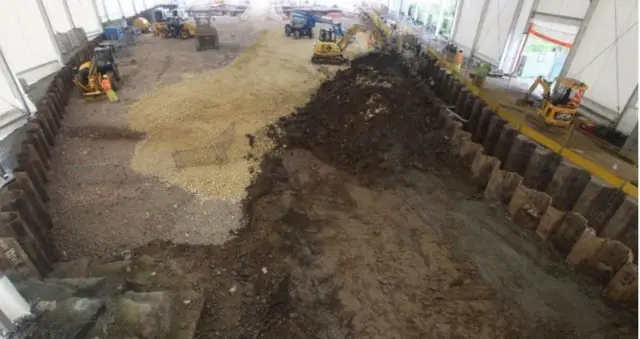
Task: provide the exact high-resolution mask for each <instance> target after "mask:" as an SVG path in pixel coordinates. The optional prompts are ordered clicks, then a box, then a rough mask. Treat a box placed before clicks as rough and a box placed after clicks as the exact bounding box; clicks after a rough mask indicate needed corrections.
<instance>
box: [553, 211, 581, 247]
mask: <svg viewBox="0 0 640 339" xmlns="http://www.w3.org/2000/svg"><path fill="white" fill-rule="evenodd" d="M586 228H587V219H585V218H584V217H583V216H581V215H580V214H577V213H571V212H570V213H567V215H566V216H565V218H564V220H563V221H562V223H561V224H560V228H558V230H557V231H556V232H555V233H553V234H552V235H551V237H550V239H551V241H552V243H553V245H554V247H555V248H556V249H557V250H558V251H559V252H561V253H566V252H568V251H569V250H571V248H572V247H573V245H574V244H575V243H576V242H577V241H578V238H580V235H581V234H582V233H583V232H584V230H585V229H586Z"/></svg>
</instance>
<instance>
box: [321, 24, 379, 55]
mask: <svg viewBox="0 0 640 339" xmlns="http://www.w3.org/2000/svg"><path fill="white" fill-rule="evenodd" d="M358 32H365V33H369V34H370V35H371V38H372V40H373V41H372V42H373V44H375V45H377V46H376V47H381V46H382V44H383V43H384V41H385V40H384V38H383V37H382V36H381V34H380V33H379V31H378V30H376V29H375V28H369V27H366V26H363V25H358V24H356V25H353V26H351V27H350V28H349V29H348V30H347V32H346V33H345V34H344V36H342V37H341V38H340V39H339V40H338V37H337V36H336V34H335V32H333V31H332V30H327V29H321V30H320V34H319V39H318V41H317V42H316V44H315V46H314V48H313V56H312V57H311V62H312V63H314V64H330V65H342V64H345V63H348V62H349V60H348V59H347V58H345V56H344V54H343V53H344V51H345V50H346V49H347V47H348V46H349V44H350V43H351V42H352V41H353V40H354V39H353V38H354V37H355V35H356V34H357V33H358Z"/></svg>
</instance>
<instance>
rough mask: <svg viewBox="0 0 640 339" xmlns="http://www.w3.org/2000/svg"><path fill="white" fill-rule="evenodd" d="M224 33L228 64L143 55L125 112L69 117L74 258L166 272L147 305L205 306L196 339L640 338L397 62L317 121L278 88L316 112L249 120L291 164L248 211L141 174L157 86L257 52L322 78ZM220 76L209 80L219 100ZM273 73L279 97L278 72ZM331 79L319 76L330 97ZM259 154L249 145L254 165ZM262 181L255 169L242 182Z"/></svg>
mask: <svg viewBox="0 0 640 339" xmlns="http://www.w3.org/2000/svg"><path fill="white" fill-rule="evenodd" d="M219 27H220V28H219V31H220V32H221V36H222V42H221V45H222V50H220V51H210V52H205V53H201V54H200V53H196V52H195V51H192V49H191V47H192V46H193V45H192V42H189V41H178V40H176V41H174V40H162V39H152V38H146V37H145V38H143V39H141V43H140V44H139V45H136V46H132V47H130V52H131V56H130V57H124V58H123V59H121V60H122V63H123V65H127V66H123V67H122V72H123V74H125V75H126V76H127V81H126V82H125V84H124V86H123V89H122V90H121V91H120V96H121V98H123V99H124V100H123V101H122V102H121V103H118V104H109V103H106V102H96V103H91V104H84V103H83V102H82V101H80V100H76V101H74V102H73V103H72V104H71V105H70V107H69V114H68V118H67V119H65V124H67V126H66V127H65V132H64V133H63V134H62V135H64V138H61V139H60V140H59V143H58V147H57V150H58V151H59V152H60V154H59V156H57V157H56V163H55V164H54V172H55V173H56V174H57V175H54V176H53V179H52V183H51V185H50V187H51V193H52V206H51V208H52V213H53V215H54V216H55V218H56V220H55V229H54V233H55V235H56V243H57V247H58V250H59V252H60V254H61V256H62V257H63V258H77V257H80V256H86V255H89V256H92V257H96V258H102V259H104V260H108V259H107V258H109V257H111V256H113V255H117V254H118V253H119V251H121V250H124V249H132V248H135V251H134V252H135V260H138V261H141V260H142V259H143V258H151V260H152V261H155V262H157V263H159V264H160V265H161V266H163V267H164V268H165V269H157V270H154V273H156V274H154V277H157V279H156V280H155V281H154V283H153V284H154V285H153V286H147V287H145V288H146V289H149V290H168V291H182V290H193V291H197V292H199V293H202V294H204V295H205V296H206V301H205V307H204V313H203V314H202V315H201V317H200V321H199V323H198V327H197V331H196V337H197V338H492V339H493V338H509V339H511V338H624V336H623V335H625V334H628V335H629V336H627V337H628V338H631V337H633V334H634V333H635V329H634V328H635V327H637V324H636V322H635V317H634V316H633V315H630V314H629V313H627V312H625V311H621V310H614V309H610V308H608V307H606V306H605V305H604V304H603V303H602V301H601V299H600V297H599V295H598V288H597V287H595V286H594V285H593V284H591V283H590V282H588V281H585V280H584V279H583V278H581V277H579V276H576V275H575V274H573V273H572V272H570V271H568V269H567V268H566V267H565V266H564V265H562V262H561V260H560V259H559V258H558V256H557V255H556V254H555V252H553V251H551V250H549V249H546V248H545V247H544V246H543V245H541V244H537V243H536V241H535V240H533V239H530V237H529V235H528V234H527V233H525V232H524V231H523V230H522V229H520V228H519V227H518V226H516V225H514V224H513V223H511V222H509V221H507V220H506V219H505V218H504V216H503V214H502V212H501V211H500V210H499V208H498V207H490V206H487V205H486V204H485V203H484V202H482V201H479V200H478V199H477V196H478V195H477V193H478V192H476V190H475V188H474V186H473V185H472V184H470V183H469V182H467V181H465V179H464V178H465V177H466V176H467V174H466V173H463V172H460V171H459V170H458V167H457V160H456V159H454V158H451V157H450V156H449V144H448V141H447V140H446V139H445V138H444V137H443V136H442V135H440V134H439V133H438V132H437V131H435V126H436V123H437V121H436V120H434V118H433V116H431V115H429V110H430V108H431V105H432V103H433V98H432V97H431V94H430V92H429V91H428V90H427V89H426V88H425V87H424V86H423V85H422V84H421V83H420V82H419V81H417V80H416V79H415V78H413V77H412V76H410V75H409V73H408V70H407V69H406V68H405V67H404V66H402V65H401V63H400V61H399V60H400V58H399V57H397V56H393V57H389V58H386V57H384V58H368V59H359V61H356V62H354V64H353V65H352V68H351V69H350V70H347V71H342V72H338V74H337V75H336V76H335V78H334V79H335V80H334V81H327V82H324V83H323V84H322V85H321V86H320V88H319V89H318V92H317V94H314V95H312V96H311V98H310V101H309V102H308V103H307V104H306V105H305V103H304V101H306V99H305V100H302V99H301V98H302V95H301V94H300V93H301V92H303V91H306V93H307V94H309V93H310V92H312V91H311V89H312V86H309V87H306V88H302V89H296V88H287V86H284V85H282V87H276V88H279V89H280V91H282V92H283V93H282V95H283V96H287V95H288V91H287V89H288V90H291V91H292V93H294V94H293V95H292V96H293V97H295V98H296V100H301V102H300V103H299V104H297V105H296V104H290V106H286V105H285V107H289V108H290V109H292V110H290V111H283V112H271V113H269V114H268V115H266V116H265V117H264V118H263V117H262V115H259V113H256V112H253V111H243V112H244V113H243V116H244V114H247V116H250V117H252V118H253V119H255V120H258V119H262V120H260V121H261V122H260V123H256V124H255V125H251V126H252V128H253V130H258V129H260V128H259V125H260V124H262V125H266V124H268V123H270V122H275V120H276V119H277V122H276V123H275V124H273V125H270V127H269V128H268V129H266V130H262V129H260V130H262V131H263V132H262V133H263V134H262V137H263V138H265V139H266V137H267V136H268V137H269V139H268V140H271V141H272V142H273V144H274V145H275V149H273V150H266V149H262V151H260V152H261V153H262V152H264V151H266V153H265V156H264V158H263V159H261V161H260V162H259V167H256V168H254V170H255V172H254V173H255V174H254V175H253V176H247V179H246V180H247V183H249V181H250V182H251V184H250V185H249V186H248V187H247V190H246V196H245V194H238V195H235V196H233V197H230V196H229V195H224V196H218V197H217V198H216V196H215V195H214V194H212V193H216V192H218V191H216V190H211V191H207V192H205V193H207V194H204V196H203V195H202V194H196V193H195V192H194V190H193V189H192V188H190V187H189V185H187V184H185V183H184V182H183V181H182V180H181V179H179V178H177V177H176V176H179V175H181V173H185V172H184V171H169V172H154V170H153V169H152V168H151V169H150V170H149V171H145V170H141V169H140V168H138V169H137V170H135V171H134V170H133V169H132V168H131V164H132V165H133V167H134V168H135V167H136V162H135V157H136V156H138V155H140V154H141V153H140V152H141V150H140V147H144V146H141V145H145V143H147V144H148V143H150V142H153V140H152V139H153V138H154V137H156V138H158V137H160V138H161V137H162V136H161V135H153V134H154V132H153V130H151V129H149V130H141V129H136V130H135V131H134V130H132V129H129V128H127V123H128V122H130V121H131V120H130V119H131V114H132V113H131V112H127V108H128V107H127V105H128V104H131V103H133V102H135V101H136V100H138V99H139V98H141V97H142V95H143V94H144V93H146V92H148V91H150V90H151V89H152V88H154V87H156V89H157V90H159V91H160V92H159V93H164V97H166V96H167V95H169V94H170V93H169V92H166V91H167V89H168V88H170V87H171V86H167V87H163V86H157V84H158V82H160V83H161V84H166V85H170V84H172V83H177V82H178V81H181V80H184V79H186V83H193V81H195V80H193V79H196V78H197V77H198V76H199V75H195V74H197V73H200V72H203V71H205V70H207V69H211V68H216V67H220V66H223V65H226V64H229V63H230V62H231V60H232V59H233V57H234V56H235V55H237V53H238V52H239V51H240V50H241V49H242V48H243V47H245V46H248V45H249V44H250V42H251V41H252V38H255V39H257V40H256V41H258V45H254V47H253V48H248V49H247V50H246V51H247V52H248V53H253V55H254V56H256V57H257V58H256V59H255V60H256V61H253V62H257V63H258V64H261V61H260V60H262V58H266V59H265V61H264V66H269V64H270V62H269V61H268V60H272V62H275V64H276V65H278V67H281V68H285V67H289V66H290V67H294V66H296V63H294V61H296V62H299V63H300V65H302V66H303V67H304V68H305V69H306V70H315V69H317V71H316V72H318V73H323V72H324V71H322V70H323V69H325V68H322V67H315V66H309V65H308V64H304V63H303V59H302V57H303V56H305V58H306V55H307V53H308V52H305V51H300V52H294V51H293V50H295V49H296V48H300V49H302V48H307V47H308V46H310V44H312V42H311V41H293V40H287V39H283V38H282V37H281V35H280V34H276V33H266V34H267V35H266V36H269V37H271V38H272V39H274V40H275V39H277V40H275V42H277V44H276V45H269V44H270V42H269V41H264V40H262V41H261V40H260V38H261V37H264V36H265V35H262V36H260V34H259V32H258V31H256V30H255V28H254V27H253V26H244V25H243V24H242V23H241V22H239V21H237V22H235V23H229V26H228V28H226V29H227V30H225V28H224V25H223V24H219ZM244 29H246V30H244ZM276 29H278V30H279V29H280V28H276ZM230 32H233V34H235V37H231V33H230ZM269 34H272V35H269ZM297 43H303V44H305V45H303V46H304V47H302V46H299V45H301V44H298V45H296V44H297ZM225 44H226V46H228V47H227V48H228V50H225ZM256 46H257V47H256ZM265 46H266V47H265ZM269 46H277V48H275V47H269ZM259 50H262V51H266V52H267V53H255V51H259ZM307 51H308V50H307ZM265 54H266V55H265ZM167 55H169V56H171V57H168V56H167ZM278 55H282V58H283V59H282V60H281V61H280V62H278ZM295 55H298V56H299V57H300V59H297V58H294V57H293V56H295ZM243 57H244V56H241V57H239V58H238V60H243ZM134 59H135V60H136V62H135V63H133V62H132V61H131V60H134ZM166 60H172V61H170V62H169V61H166ZM252 60H253V59H252ZM283 60H284V61H283ZM307 60H308V59H307ZM167 65H168V66H167ZM233 67H234V66H233V65H231V66H230V67H228V68H229V69H232V70H233V69H234V68H233ZM225 69H227V68H225ZM246 70H247V71H249V73H247V74H245V73H242V67H238V69H236V70H234V72H238V74H243V75H244V76H246V77H251V76H255V75H256V74H258V75H260V77H257V79H256V81H257V82H258V81H261V80H263V78H261V77H262V76H266V73H258V69H256V68H254V66H251V67H249V66H246ZM276 71H277V69H276ZM333 71H335V70H333ZM333 71H331V72H333ZM287 72H290V71H287ZM302 73H303V74H307V77H309V72H308V71H304V72H302ZM185 74H189V75H188V76H185ZM215 74H217V73H211V74H210V76H211V77H210V78H208V79H211V81H212V83H214V82H215V83H216V84H217V82H216V81H218V80H215V79H217V78H216V77H218V76H220V75H215ZM271 74H272V75H271V76H272V77H273V79H272V80H271V81H273V82H277V81H278V80H277V76H278V75H277V74H278V72H274V73H271ZM287 74H290V73H287ZM313 74H315V73H313ZM329 74H331V73H329ZM202 76H205V77H206V76H207V74H206V72H205V74H203V75H202ZM323 77H324V76H323ZM323 77H320V78H315V75H313V79H318V80H316V81H318V83H319V82H320V80H321V79H323ZM295 79H298V81H299V79H300V78H295ZM295 79H294V80H295ZM273 82H269V84H272V83H273ZM183 85H185V84H184V83H183ZM226 86H233V82H231V81H230V82H229V83H227V84H226ZM272 87H275V86H272ZM299 87H300V86H299ZM256 88H257V87H256ZM216 90H217V88H216V87H215V86H212V87H211V97H212V99H211V100H212V102H215V100H218V98H215V95H216ZM221 91H223V90H221ZM298 91H299V92H298ZM177 93H180V91H179V90H178V91H177ZM254 93H257V92H254ZM162 97H163V96H161V97H160V98H158V99H156V100H161V99H162ZM142 98H143V99H142V101H145V100H149V94H147V95H146V96H145V97H142ZM185 100H186V99H185ZM274 100H276V99H274ZM282 100H283V101H284V99H282ZM140 102H141V101H138V102H137V103H136V104H135V105H137V104H139V103H140ZM145 102H147V103H148V104H150V105H153V104H154V103H153V102H152V101H145ZM184 104H185V105H190V103H188V102H185V103H184ZM238 106H239V107H243V106H242V104H241V103H240V104H238ZM294 106H300V107H299V108H298V109H295V110H294V109H293V108H294ZM260 108H261V107H256V109H257V111H258V112H259V111H260ZM158 110H160V108H158ZM159 113H160V114H161V115H163V116H164V117H166V116H167V115H166V113H165V112H159ZM289 113H293V114H291V115H287V114H289ZM278 116H283V117H282V118H280V119H278ZM256 117H257V118H256ZM127 119H129V121H127ZM200 119H201V120H198V119H195V120H196V121H195V122H201V123H202V124H203V125H204V126H210V125H213V122H212V121H211V120H208V119H206V118H200ZM165 121H166V120H165ZM168 121H170V122H171V123H174V124H177V123H178V122H179V121H178V120H168ZM193 122H194V121H190V123H193ZM228 124H229V121H226V120H225V123H224V124H222V126H215V129H214V128H213V127H212V129H213V130H215V131H219V130H223V129H224V128H226V126H228ZM247 125H250V124H247ZM163 128H164V129H165V130H166V128H167V127H166V126H165V127H163ZM176 128H177V129H180V127H176ZM150 131H151V132H150ZM247 131H249V129H247ZM159 134H162V133H159ZM212 134H215V133H214V132H212ZM252 136H253V135H252ZM251 139H252V138H244V139H243V143H241V142H240V141H239V140H238V141H237V143H239V145H238V147H240V145H243V147H245V148H246V149H247V151H249V152H250V151H251V149H252V147H251V145H250V140H251ZM156 140H157V139H156ZM163 142H164V143H168V142H170V140H163ZM240 143H241V144H240ZM198 146H201V145H198ZM136 147H138V148H137V149H136ZM254 147H257V146H255V145H254ZM169 149H170V150H171V151H175V148H169ZM142 152H143V151H142ZM131 159H134V160H133V162H132V163H130V161H131ZM255 164H256V166H258V162H255ZM214 166H215V165H212V164H208V165H206V166H205V167H214ZM250 167H251V163H250V162H249V161H245V162H244V165H243V167H242V168H245V169H246V170H247V171H249V168H250ZM242 175H245V174H244V173H243V174H242ZM222 179H224V178H222ZM242 198H244V200H243V204H242V205H241V204H240V202H239V199H242ZM241 207H243V209H241ZM243 218H244V221H245V224H244V225H245V226H246V227H244V228H239V229H238V227H239V226H240V225H241V224H240V222H239V221H240V219H243ZM236 229H237V230H236ZM231 230H234V231H233V232H232V233H233V234H236V235H237V236H231V234H230V231H231ZM212 244H217V245H212ZM202 245H206V246H202ZM138 246H142V247H138ZM635 337H637V334H636V335H635Z"/></svg>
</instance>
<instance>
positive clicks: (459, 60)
mask: <svg viewBox="0 0 640 339" xmlns="http://www.w3.org/2000/svg"><path fill="white" fill-rule="evenodd" d="M463 60H464V56H463V55H462V52H458V53H457V54H456V64H458V65H462V61H463Z"/></svg>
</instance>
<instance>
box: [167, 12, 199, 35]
mask: <svg viewBox="0 0 640 339" xmlns="http://www.w3.org/2000/svg"><path fill="white" fill-rule="evenodd" d="M160 29H161V32H160V35H162V36H163V37H165V38H171V37H173V38H178V37H179V38H182V39H188V38H192V37H194V36H195V35H196V25H194V24H193V23H190V22H186V21H185V20H184V19H182V18H180V17H171V18H168V19H167V22H166V25H165V26H161V28H160Z"/></svg>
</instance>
